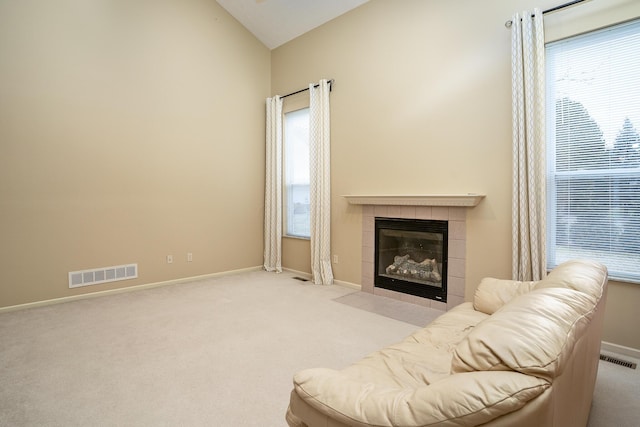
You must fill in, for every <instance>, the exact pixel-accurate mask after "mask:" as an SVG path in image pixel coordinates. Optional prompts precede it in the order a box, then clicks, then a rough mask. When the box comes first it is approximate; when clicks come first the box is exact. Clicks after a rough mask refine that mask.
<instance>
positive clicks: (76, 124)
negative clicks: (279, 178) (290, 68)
mask: <svg viewBox="0 0 640 427" xmlns="http://www.w3.org/2000/svg"><path fill="white" fill-rule="evenodd" d="M269 91H270V52H269V50H268V49H267V48H266V47H264V46H263V45H262V44H261V43H260V42H258V41H257V40H256V39H255V38H254V37H253V36H252V35H251V34H250V33H249V32H248V31H246V30H245V29H244V28H243V27H242V26H240V24H239V23H238V22H237V21H235V20H234V19H233V18H231V17H230V16H229V15H228V14H227V13H226V12H225V11H224V10H223V9H222V8H221V7H220V6H218V4H217V3H216V2H215V1H213V0H181V1H151V0H129V1H116V0H94V1H86V2H84V1H75V0H58V1H55V2H52V1H47V0H20V1H9V0H0V239H1V241H2V244H1V245H0V307H2V306H11V305H15V304H22V303H28V302H33V301H41V300H47V299H51V298H59V297H65V296H71V295H76V294H80V293H85V292H94V291H100V290H106V289H112V288H117V287H125V286H131V285H136V284H147V283H153V282H158V281H165V280H171V279H175V278H183V277H190V276H196V275H201V274H207V273H214V272H221V271H228V270H234V269H240V268H246V267H253V266H258V265H261V264H262V222H263V221H262V203H263V202H262V200H263V191H264V190H263V188H264V178H263V175H264V98H265V97H267V96H269ZM187 252H192V253H193V262H192V263H187V260H186V254H187ZM167 254H173V256H174V263H173V264H170V265H169V264H167V263H166V261H165V257H166V255H167ZM126 263H138V265H139V278H138V279H137V280H132V281H124V282H115V283H112V284H104V285H96V286H91V287H86V288H78V289H72V290H70V289H68V279H67V273H68V272H69V271H74V270H81V269H89V268H99V267H107V266H111V265H119V264H126Z"/></svg>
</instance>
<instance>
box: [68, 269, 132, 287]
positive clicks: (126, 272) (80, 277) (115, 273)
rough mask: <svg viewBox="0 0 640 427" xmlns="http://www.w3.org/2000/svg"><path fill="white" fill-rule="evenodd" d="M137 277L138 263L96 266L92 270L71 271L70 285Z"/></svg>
mask: <svg viewBox="0 0 640 427" xmlns="http://www.w3.org/2000/svg"><path fill="white" fill-rule="evenodd" d="M137 277H138V264H125V265H116V266H113V267H103V268H94V269H91V270H80V271H70V272H69V287H70V288H79V287H81V286H89V285H98V284H100V283H108V282H117V281H120V280H129V279H136V278H137Z"/></svg>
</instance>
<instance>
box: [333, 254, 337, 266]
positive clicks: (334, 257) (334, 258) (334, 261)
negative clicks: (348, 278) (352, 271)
mask: <svg viewBox="0 0 640 427" xmlns="http://www.w3.org/2000/svg"><path fill="white" fill-rule="evenodd" d="M333 263H334V264H338V255H334V256H333Z"/></svg>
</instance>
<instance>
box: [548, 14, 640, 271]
mask: <svg viewBox="0 0 640 427" xmlns="http://www.w3.org/2000/svg"><path fill="white" fill-rule="evenodd" d="M546 54H547V56H546V64H547V65H546V67H547V70H546V73H547V75H546V76H547V77H546V84H547V89H546V90H547V97H546V99H547V101H546V102H547V108H546V111H547V112H546V114H547V195H548V196H547V197H548V201H547V207H548V212H547V214H548V215H547V248H548V249H547V250H548V254H547V259H548V264H549V265H548V267H549V268H553V267H555V266H556V265H558V264H560V263H561V262H564V261H566V260H569V259H574V258H589V259H595V260H598V261H600V262H602V263H604V264H605V265H606V266H607V267H608V269H609V275H610V277H611V278H615V279H620V280H625V281H631V282H637V283H640V133H639V130H640V20H636V21H632V22H629V23H625V24H621V25H617V26H614V27H609V28H606V29H603V30H599V31H595V32H592V33H588V34H584V35H580V36H576V37H572V38H570V39H565V40H561V41H558V42H554V43H549V44H548V45H547V46H546Z"/></svg>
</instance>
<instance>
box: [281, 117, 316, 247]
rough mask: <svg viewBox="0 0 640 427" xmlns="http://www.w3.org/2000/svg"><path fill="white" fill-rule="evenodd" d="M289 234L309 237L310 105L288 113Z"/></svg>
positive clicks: (285, 170)
mask: <svg viewBox="0 0 640 427" xmlns="http://www.w3.org/2000/svg"><path fill="white" fill-rule="evenodd" d="M284 183H285V197H284V200H285V207H284V211H285V230H286V232H285V234H286V235H287V236H293V237H304V238H308V237H309V235H310V229H311V224H310V219H309V207H310V202H309V197H310V196H309V108H303V109H300V110H295V111H291V112H289V113H285V115H284Z"/></svg>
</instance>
